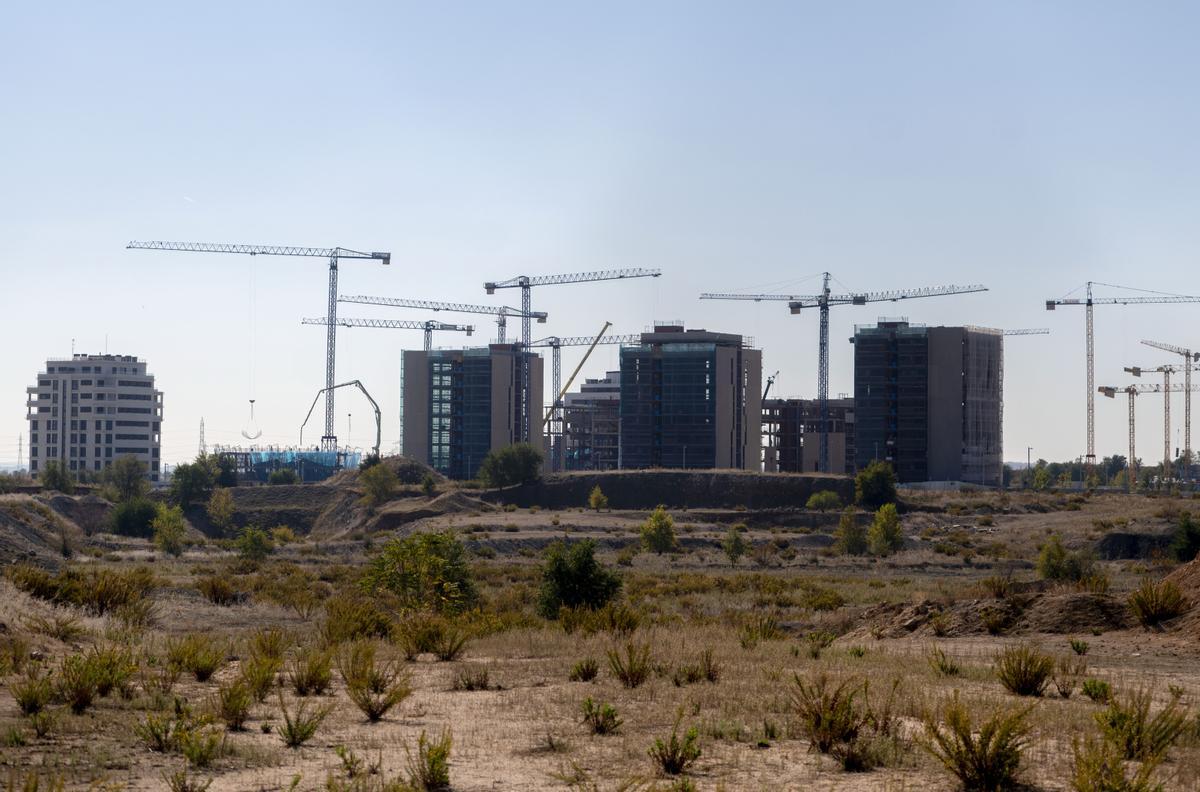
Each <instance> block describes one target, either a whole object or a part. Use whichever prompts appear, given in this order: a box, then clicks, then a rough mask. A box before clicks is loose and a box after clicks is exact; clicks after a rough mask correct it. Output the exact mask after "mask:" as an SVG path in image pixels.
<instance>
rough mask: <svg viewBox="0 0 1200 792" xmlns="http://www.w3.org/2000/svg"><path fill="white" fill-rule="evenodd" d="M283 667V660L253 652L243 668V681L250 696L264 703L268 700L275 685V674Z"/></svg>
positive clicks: (243, 664)
mask: <svg viewBox="0 0 1200 792" xmlns="http://www.w3.org/2000/svg"><path fill="white" fill-rule="evenodd" d="M281 668H283V660H282V659H279V658H275V657H269V656H267V655H263V654H257V653H255V654H251V655H250V657H248V658H247V659H246V660H245V661H244V662H243V663H242V668H241V677H242V681H243V682H244V683H245V685H246V690H247V691H248V692H249V693H250V696H251V697H252V698H253V699H254V700H255V701H257V702H258V703H260V704H261V703H262V702H264V701H266V700H267V696H268V695H270V693H271V688H272V687H274V686H275V675H276V674H278V673H279V671H280V669H281Z"/></svg>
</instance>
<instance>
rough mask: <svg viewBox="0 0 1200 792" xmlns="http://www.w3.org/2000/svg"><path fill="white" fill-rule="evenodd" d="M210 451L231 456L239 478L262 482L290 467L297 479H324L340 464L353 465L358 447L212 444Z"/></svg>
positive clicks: (356, 462)
mask: <svg viewBox="0 0 1200 792" xmlns="http://www.w3.org/2000/svg"><path fill="white" fill-rule="evenodd" d="M213 454H215V455H216V456H218V457H224V458H227V459H231V460H232V461H233V465H234V471H235V472H236V473H237V476H238V479H239V480H241V481H259V482H266V481H267V480H268V479H269V478H270V476H271V474H272V473H274V472H275V471H277V470H294V471H296V475H297V476H299V478H300V480H301V481H304V482H314V481H324V480H325V479H327V478H329V477H330V476H332V475H333V474H334V473H336V472H338V471H339V470H342V469H344V468H356V467H358V466H359V464H360V463H361V462H362V451H361V450H359V449H353V448H341V449H336V450H332V451H325V450H322V449H320V448H319V447H315V446H314V447H313V448H297V447H295V446H266V447H258V446H250V447H249V448H244V447H241V446H226V445H218V446H214V448H213Z"/></svg>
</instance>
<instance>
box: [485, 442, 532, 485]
mask: <svg viewBox="0 0 1200 792" xmlns="http://www.w3.org/2000/svg"><path fill="white" fill-rule="evenodd" d="M541 467H542V455H541V452H539V451H538V450H537V449H536V448H534V447H533V446H532V445H530V444H529V443H513V444H512V445H510V446H505V447H504V448H500V449H497V450H495V451H489V452H488V455H487V456H485V457H484V458H483V464H481V465H480V466H479V480H480V481H482V482H483V484H484V486H486V487H496V488H502V487H511V486H514V485H516V484H531V483H533V482H535V481H537V480H538V475H539V472H540V470H541Z"/></svg>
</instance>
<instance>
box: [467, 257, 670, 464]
mask: <svg viewBox="0 0 1200 792" xmlns="http://www.w3.org/2000/svg"><path fill="white" fill-rule="evenodd" d="M660 275H662V270H660V269H641V268H633V269H618V270H600V271H596V272H574V273H569V274H566V275H532V276H531V275H517V276H515V277H512V278H509V279H508V280H502V281H487V282H486V283H484V284H483V288H484V290H485V291H486V292H487V293H488V294H495V293H496V289H520V290H521V311H522V313H523V314H524V315H523V316H522V317H521V346H522V347H523V348H524V349H528V348H529V344H530V342H531V340H532V335H531V333H530V328H529V320H530V318H531V317H532V316H533V310H532V307H531V303H532V294H531V292H532V289H533V287H534V286H558V285H562V284H566V283H592V282H594V281H607V280H624V279H626V278H657V277H658V276H660ZM528 399H529V359H528V358H527V357H524V356H522V357H521V403H522V405H524V404H527V403H528ZM528 416H529V412H528V410H525V409H522V410H521V438H522V439H523V440H525V442H529V417H528Z"/></svg>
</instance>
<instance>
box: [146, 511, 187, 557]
mask: <svg viewBox="0 0 1200 792" xmlns="http://www.w3.org/2000/svg"><path fill="white" fill-rule="evenodd" d="M156 510H157V513H156V514H155V515H154V519H153V520H152V521H151V523H150V525H151V527H152V528H153V530H154V546H155V547H157V548H158V549H159V550H161V551H163V552H164V553H167V554H168V555H173V556H180V555H183V540H184V537H186V536H187V527H186V525H185V523H184V521H183V510H182V509H181V508H179V507H178V506H164V505H162V504H161V503H160V504H158V505H157V507H156Z"/></svg>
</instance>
